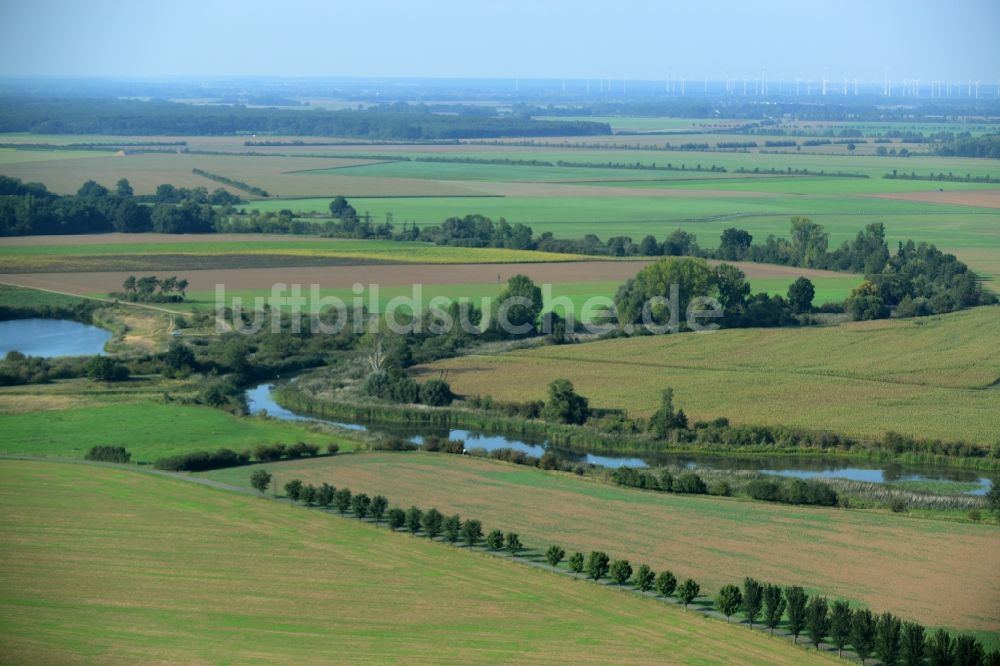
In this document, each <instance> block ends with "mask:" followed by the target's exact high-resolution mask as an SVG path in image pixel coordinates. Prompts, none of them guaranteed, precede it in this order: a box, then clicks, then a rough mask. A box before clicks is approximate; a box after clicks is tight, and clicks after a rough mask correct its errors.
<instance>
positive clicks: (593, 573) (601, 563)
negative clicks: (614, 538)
mask: <svg viewBox="0 0 1000 666" xmlns="http://www.w3.org/2000/svg"><path fill="white" fill-rule="evenodd" d="M607 575H608V555H607V553H604V552H602V551H600V550H592V551H590V556H589V557H588V558H587V576H588V577H589V578H593V579H594V580H600V579H602V578H604V577H605V576H607Z"/></svg>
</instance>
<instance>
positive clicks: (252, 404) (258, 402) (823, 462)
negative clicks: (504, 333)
mask: <svg viewBox="0 0 1000 666" xmlns="http://www.w3.org/2000/svg"><path fill="white" fill-rule="evenodd" d="M272 388H273V384H270V383H265V384H260V385H258V386H255V387H253V388H251V389H249V390H248V391H247V392H246V400H247V407H248V408H249V409H250V412H251V413H252V414H255V413H257V412H259V411H260V410H262V409H263V410H266V411H267V414H268V416H271V417H273V418H276V419H283V420H289V421H319V422H321V423H330V424H332V425H336V426H339V427H341V428H346V429H348V430H355V431H372V432H380V433H386V434H389V435H394V436H397V437H402V438H404V439H407V440H410V441H412V442H414V443H417V444H421V443H423V441H424V438H426V437H432V436H433V437H439V438H441V439H453V440H462V441H464V442H465V447H466V448H467V449H486V450H487V451H492V450H495V449H514V450H516V451H523V452H524V453H526V454H528V455H532V456H541V455H542V454H543V453H545V451H546V450H548V448H549V445H548V443H547V442H545V441H544V440H542V441H531V440H527V441H526V440H522V439H512V438H510V437H506V436H504V435H499V434H495V433H483V432H476V431H471V430H461V429H457V428H452V429H448V428H441V427H434V426H418V425H412V424H407V425H399V424H387V423H344V422H341V421H333V420H330V419H323V418H318V417H311V416H306V415H302V414H297V413H295V412H293V411H291V410H288V409H285V408H284V407H282V406H281V405H279V404H278V403H277V402H275V401H274V397H273V396H272V395H271V389H272ZM555 451H556V452H557V453H558V454H559V457H560V458H562V459H564V460H571V461H573V462H581V463H590V464H594V465H601V466H604V467H613V468H614V467H637V468H639V467H650V466H659V465H673V466H676V467H685V468H688V469H692V470H696V469H719V470H731V471H736V470H750V471H756V472H761V473H763V474H774V475H777V476H786V477H798V478H802V479H811V478H831V479H847V480H850V481H863V482H868V483H898V482H905V481H915V482H919V481H936V482H952V483H963V484H974V485H975V486H976V488H975V489H973V490H970V491H968V492H967V494H970V495H985V494H986V493H987V492H988V491H989V489H990V487H991V485H992V481H991V480H990V479H988V478H984V477H983V476H982V473H981V472H978V471H975V470H961V469H953V468H947V467H918V466H903V465H897V464H895V463H888V464H879V463H871V464H870V465H868V464H866V463H863V462H856V461H850V462H847V461H844V460H835V459H829V458H825V459H824V458H816V457H812V456H802V457H794V456H771V457H742V458H741V457H735V456H712V455H698V454H686V453H685V454H660V455H654V456H644V457H634V456H613V455H595V454H591V453H580V452H579V451H565V450H561V449H558V448H556V449H555Z"/></svg>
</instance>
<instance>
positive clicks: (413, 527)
mask: <svg viewBox="0 0 1000 666" xmlns="http://www.w3.org/2000/svg"><path fill="white" fill-rule="evenodd" d="M423 517H424V514H423V512H422V511H421V510H420V509H418V508H417V507H415V506H411V507H410V508H409V509H407V510H406V529H408V530H410V534H416V533H417V532H419V531H420V523H421V520H422V519H423Z"/></svg>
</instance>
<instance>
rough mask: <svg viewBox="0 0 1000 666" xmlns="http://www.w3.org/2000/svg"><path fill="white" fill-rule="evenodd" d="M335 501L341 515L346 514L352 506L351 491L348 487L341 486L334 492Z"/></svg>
mask: <svg viewBox="0 0 1000 666" xmlns="http://www.w3.org/2000/svg"><path fill="white" fill-rule="evenodd" d="M333 503H334V504H335V505H336V507H337V511H338V512H340V515H344V514H345V513H347V510H348V509H350V508H351V491H350V490H349V489H348V488H341V489H340V490H338V491H337V492H336V493H334V495H333Z"/></svg>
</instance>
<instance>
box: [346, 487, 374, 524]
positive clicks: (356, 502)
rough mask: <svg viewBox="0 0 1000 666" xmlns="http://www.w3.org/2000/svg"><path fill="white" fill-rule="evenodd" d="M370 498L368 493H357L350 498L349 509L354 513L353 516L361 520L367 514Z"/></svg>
mask: <svg viewBox="0 0 1000 666" xmlns="http://www.w3.org/2000/svg"><path fill="white" fill-rule="evenodd" d="M371 503H372V501H371V499H369V497H368V495H366V494H364V493H358V494H357V495H355V496H354V497H352V498H351V511H352V512H353V513H354V517H355V518H357V519H358V520H362V519H363V518H364V517H365V516H367V515H368V508H369V507H370V506H371Z"/></svg>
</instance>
